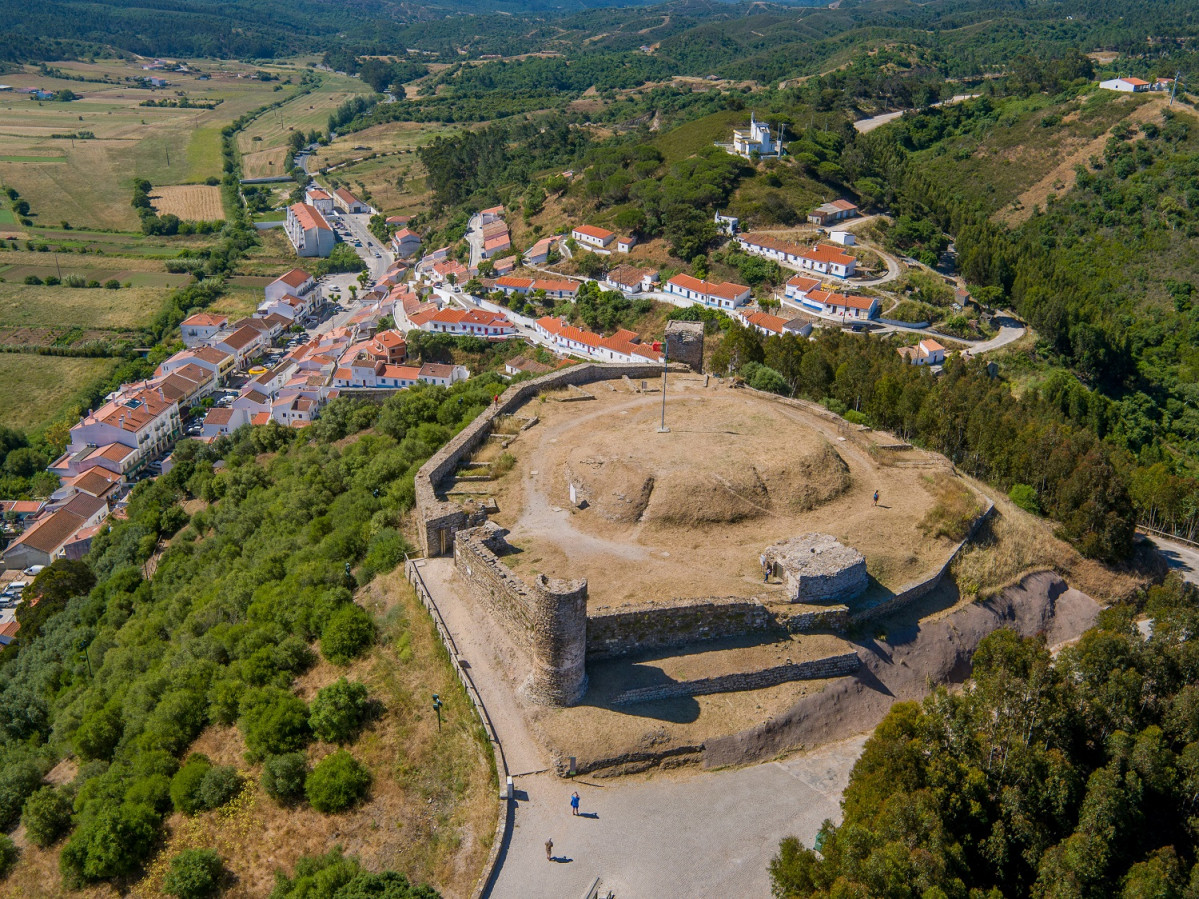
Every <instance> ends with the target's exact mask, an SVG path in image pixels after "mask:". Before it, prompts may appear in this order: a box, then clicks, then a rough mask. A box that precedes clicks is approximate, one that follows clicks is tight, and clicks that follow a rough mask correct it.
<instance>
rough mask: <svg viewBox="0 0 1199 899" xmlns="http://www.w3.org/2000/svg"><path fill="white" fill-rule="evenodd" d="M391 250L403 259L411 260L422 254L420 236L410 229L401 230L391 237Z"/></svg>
mask: <svg viewBox="0 0 1199 899" xmlns="http://www.w3.org/2000/svg"><path fill="white" fill-rule="evenodd" d="M391 249H392V252H394V253H395V254H396V256H398V257H399V258H401V259H411V258H412V257H413V256H415V255H416V254H417V253H419V252H420V235H419V234H417V233H416V232H415V231H413V230H411V229H410V228H401V229H400V230H399V231H397V232H396V233H395V234H393V235H391Z"/></svg>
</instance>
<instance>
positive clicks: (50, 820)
mask: <svg viewBox="0 0 1199 899" xmlns="http://www.w3.org/2000/svg"><path fill="white" fill-rule="evenodd" d="M71 812H72V808H71V797H70V796H68V795H67V793H66V791H65V790H62V789H60V788H58V787H42V788H41V789H40V790H38V791H37V792H36V793H34V794H33V795H32V796H30V797H29V798H28V799H26V800H25V808H24V810H23V811H22V812H21V823H22V824H24V825H25V833H26V834H27V835H28V836H29V839H30V842H32V843H33V844H34V845H35V846H40V847H41V848H42V849H45V848H47V847H48V846H52V845H54V844H55V843H56V842H58V839H59V837H61V836H63V835H64V834H65V833H66V832H67V831H68V830H70V829H71Z"/></svg>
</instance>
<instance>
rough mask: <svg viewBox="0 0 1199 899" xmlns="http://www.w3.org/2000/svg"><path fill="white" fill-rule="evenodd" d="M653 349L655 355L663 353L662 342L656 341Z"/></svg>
mask: <svg viewBox="0 0 1199 899" xmlns="http://www.w3.org/2000/svg"><path fill="white" fill-rule="evenodd" d="M653 349H654V352H655V353H659V352H661V351H662V342H661V341H659V340H655V341H654V347H653Z"/></svg>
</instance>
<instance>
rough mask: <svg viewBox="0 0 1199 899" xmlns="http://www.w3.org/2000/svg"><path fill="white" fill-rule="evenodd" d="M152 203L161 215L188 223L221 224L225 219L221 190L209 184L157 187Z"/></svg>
mask: <svg viewBox="0 0 1199 899" xmlns="http://www.w3.org/2000/svg"><path fill="white" fill-rule="evenodd" d="M150 202H151V203H153V204H154V211H155V212H157V213H158V214H159V215H166V214H167V213H171V214H173V215H177V216H179V218H181V219H183V220H184V221H188V222H219V221H223V220H224V218H225V208H224V206H222V205H221V189H220V188H219V187H216V186H210V185H207V184H180V185H178V186H176V187H156V188H154V192H153V193H152V194H150Z"/></svg>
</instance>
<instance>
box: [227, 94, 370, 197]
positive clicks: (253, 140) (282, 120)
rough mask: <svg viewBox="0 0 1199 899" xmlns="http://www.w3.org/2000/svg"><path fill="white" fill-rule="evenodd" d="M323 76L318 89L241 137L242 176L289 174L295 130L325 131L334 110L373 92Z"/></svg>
mask: <svg viewBox="0 0 1199 899" xmlns="http://www.w3.org/2000/svg"><path fill="white" fill-rule="evenodd" d="M321 77H322V81H321V85H320V87H318V88H317V89H316V90H314V91H312V92H310V93H307V94H304V95H303V96H299V97H296V98H295V99H294V100H291V101H289V102H288V103H285V104H283V106H281V107H279V108H278V109H272V110H270V111H269V112H267V113H266V114H264V115H262V116H260V117H259V118H258V119H256V120H255V121H254V122H252V123H251V124H250V125H249V126H248V127H247V128H245V129H244V130H243V131H241V132H240V133H239V134H238V138H237V140H238V143H237V148H238V151H239V152H240V153H241V158H242V170H243V174H242V177H244V178H269V177H270V176H272V175H286V174H287V172H286V170H285V169H284V168H283V164H284V162H285V157H286V155H287V147H288V141H289V140H290V139H291V133H292V132H293V131H304V132H308V131H312V130H313V129H316V130H318V131H324V130H325V128H326V127H327V126H328V124H329V114H330V113H331V112H333V110H335V109H336V108H337V107H338V106H340V105H341V104H342V103H344V102H345V101H346V100H348V99H349V98H350V97H353V96H356V95H358V94H368V93H370V88H369V87H367V86H366V85H365V84H364V83H363V82H362V81H360V80H359V79H357V78H350V77H347V76H345V75H332V74H328V73H324V74H322V76H321Z"/></svg>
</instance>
